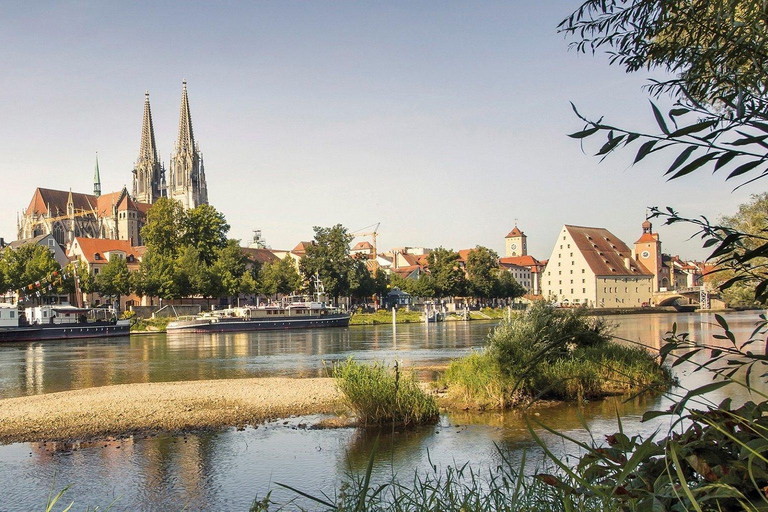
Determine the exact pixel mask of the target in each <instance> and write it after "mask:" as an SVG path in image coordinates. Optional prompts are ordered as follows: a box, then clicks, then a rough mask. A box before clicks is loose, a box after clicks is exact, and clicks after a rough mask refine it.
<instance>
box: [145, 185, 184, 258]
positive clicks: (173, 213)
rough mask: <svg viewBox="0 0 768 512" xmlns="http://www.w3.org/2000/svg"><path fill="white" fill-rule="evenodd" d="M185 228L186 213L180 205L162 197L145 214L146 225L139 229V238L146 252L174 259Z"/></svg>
mask: <svg viewBox="0 0 768 512" xmlns="http://www.w3.org/2000/svg"><path fill="white" fill-rule="evenodd" d="M187 227H188V222H187V212H186V211H185V210H184V207H183V206H182V205H181V203H180V202H178V201H176V200H173V199H169V198H166V197H162V198H160V199H158V200H157V202H156V203H155V204H153V205H152V208H150V209H149V211H148V212H147V223H146V224H145V225H144V227H143V228H142V229H141V238H142V240H143V241H144V245H146V246H147V250H152V251H154V252H155V253H157V254H162V255H164V256H171V257H175V256H176V255H177V254H178V252H179V249H180V248H181V242H182V240H183V239H184V235H185V229H186V228H187Z"/></svg>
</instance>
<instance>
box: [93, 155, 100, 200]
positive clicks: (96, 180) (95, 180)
mask: <svg viewBox="0 0 768 512" xmlns="http://www.w3.org/2000/svg"><path fill="white" fill-rule="evenodd" d="M93 195H95V196H96V197H99V196H100V195H101V175H100V174H99V153H98V151H97V152H96V169H95V170H94V171H93Z"/></svg>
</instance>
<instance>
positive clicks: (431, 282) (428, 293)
mask: <svg viewBox="0 0 768 512" xmlns="http://www.w3.org/2000/svg"><path fill="white" fill-rule="evenodd" d="M405 281H409V280H408V279H406V280H405ZM408 293H411V292H408ZM413 295H416V296H417V297H423V298H432V297H439V296H440V295H438V292H437V285H436V284H435V278H434V277H432V274H422V275H421V276H419V278H418V279H417V280H416V282H415V283H414V285H413Z"/></svg>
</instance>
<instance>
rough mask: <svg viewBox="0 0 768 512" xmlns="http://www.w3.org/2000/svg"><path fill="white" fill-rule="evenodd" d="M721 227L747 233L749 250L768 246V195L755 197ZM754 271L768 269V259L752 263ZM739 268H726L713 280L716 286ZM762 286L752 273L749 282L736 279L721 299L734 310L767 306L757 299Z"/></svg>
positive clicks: (759, 258) (730, 277)
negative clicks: (765, 238) (756, 294)
mask: <svg viewBox="0 0 768 512" xmlns="http://www.w3.org/2000/svg"><path fill="white" fill-rule="evenodd" d="M720 223H721V225H722V226H724V227H727V228H729V229H731V230H733V231H734V232H739V233H744V234H747V235H749V236H746V237H744V238H743V240H742V244H743V248H744V249H745V250H747V251H755V250H757V251H759V250H760V246H761V245H762V244H763V243H765V242H764V235H765V234H766V233H768V192H764V193H762V194H753V195H752V197H751V199H750V201H749V202H748V203H744V204H742V205H740V206H739V210H738V211H737V212H736V213H735V214H734V215H731V216H726V217H723V218H722V219H721V221H720ZM751 266H752V268H753V269H761V268H766V267H768V256H765V255H763V256H758V257H756V258H754V259H753V260H752V261H751ZM737 272H738V267H734V266H732V265H725V266H722V267H721V268H720V270H718V271H717V272H716V273H714V274H713V275H712V276H711V277H712V280H713V282H714V283H715V284H717V285H721V284H723V283H725V282H727V281H729V280H731V279H734V278H735V277H736V274H737ZM759 283H760V277H759V275H758V274H756V273H755V272H752V273H751V274H750V276H749V278H748V279H744V280H737V281H736V282H735V283H734V284H733V285H731V286H730V287H728V288H727V289H725V290H724V291H723V294H722V298H723V300H725V302H726V303H727V304H728V305H730V306H731V307H755V306H765V305H766V304H768V299H766V298H761V299H760V300H756V299H755V289H756V288H757V285H758V284H759Z"/></svg>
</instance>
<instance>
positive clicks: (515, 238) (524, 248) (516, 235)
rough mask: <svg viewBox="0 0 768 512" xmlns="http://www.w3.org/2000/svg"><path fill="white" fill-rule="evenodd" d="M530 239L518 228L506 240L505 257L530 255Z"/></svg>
mask: <svg viewBox="0 0 768 512" xmlns="http://www.w3.org/2000/svg"><path fill="white" fill-rule="evenodd" d="M527 240H528V237H527V236H525V233H523V232H522V231H520V229H518V227H517V226H515V229H513V230H512V231H510V232H509V234H508V235H507V236H506V237H505V238H504V249H505V256H506V257H507V258H509V257H512V256H526V255H527V254H528V241H527Z"/></svg>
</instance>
